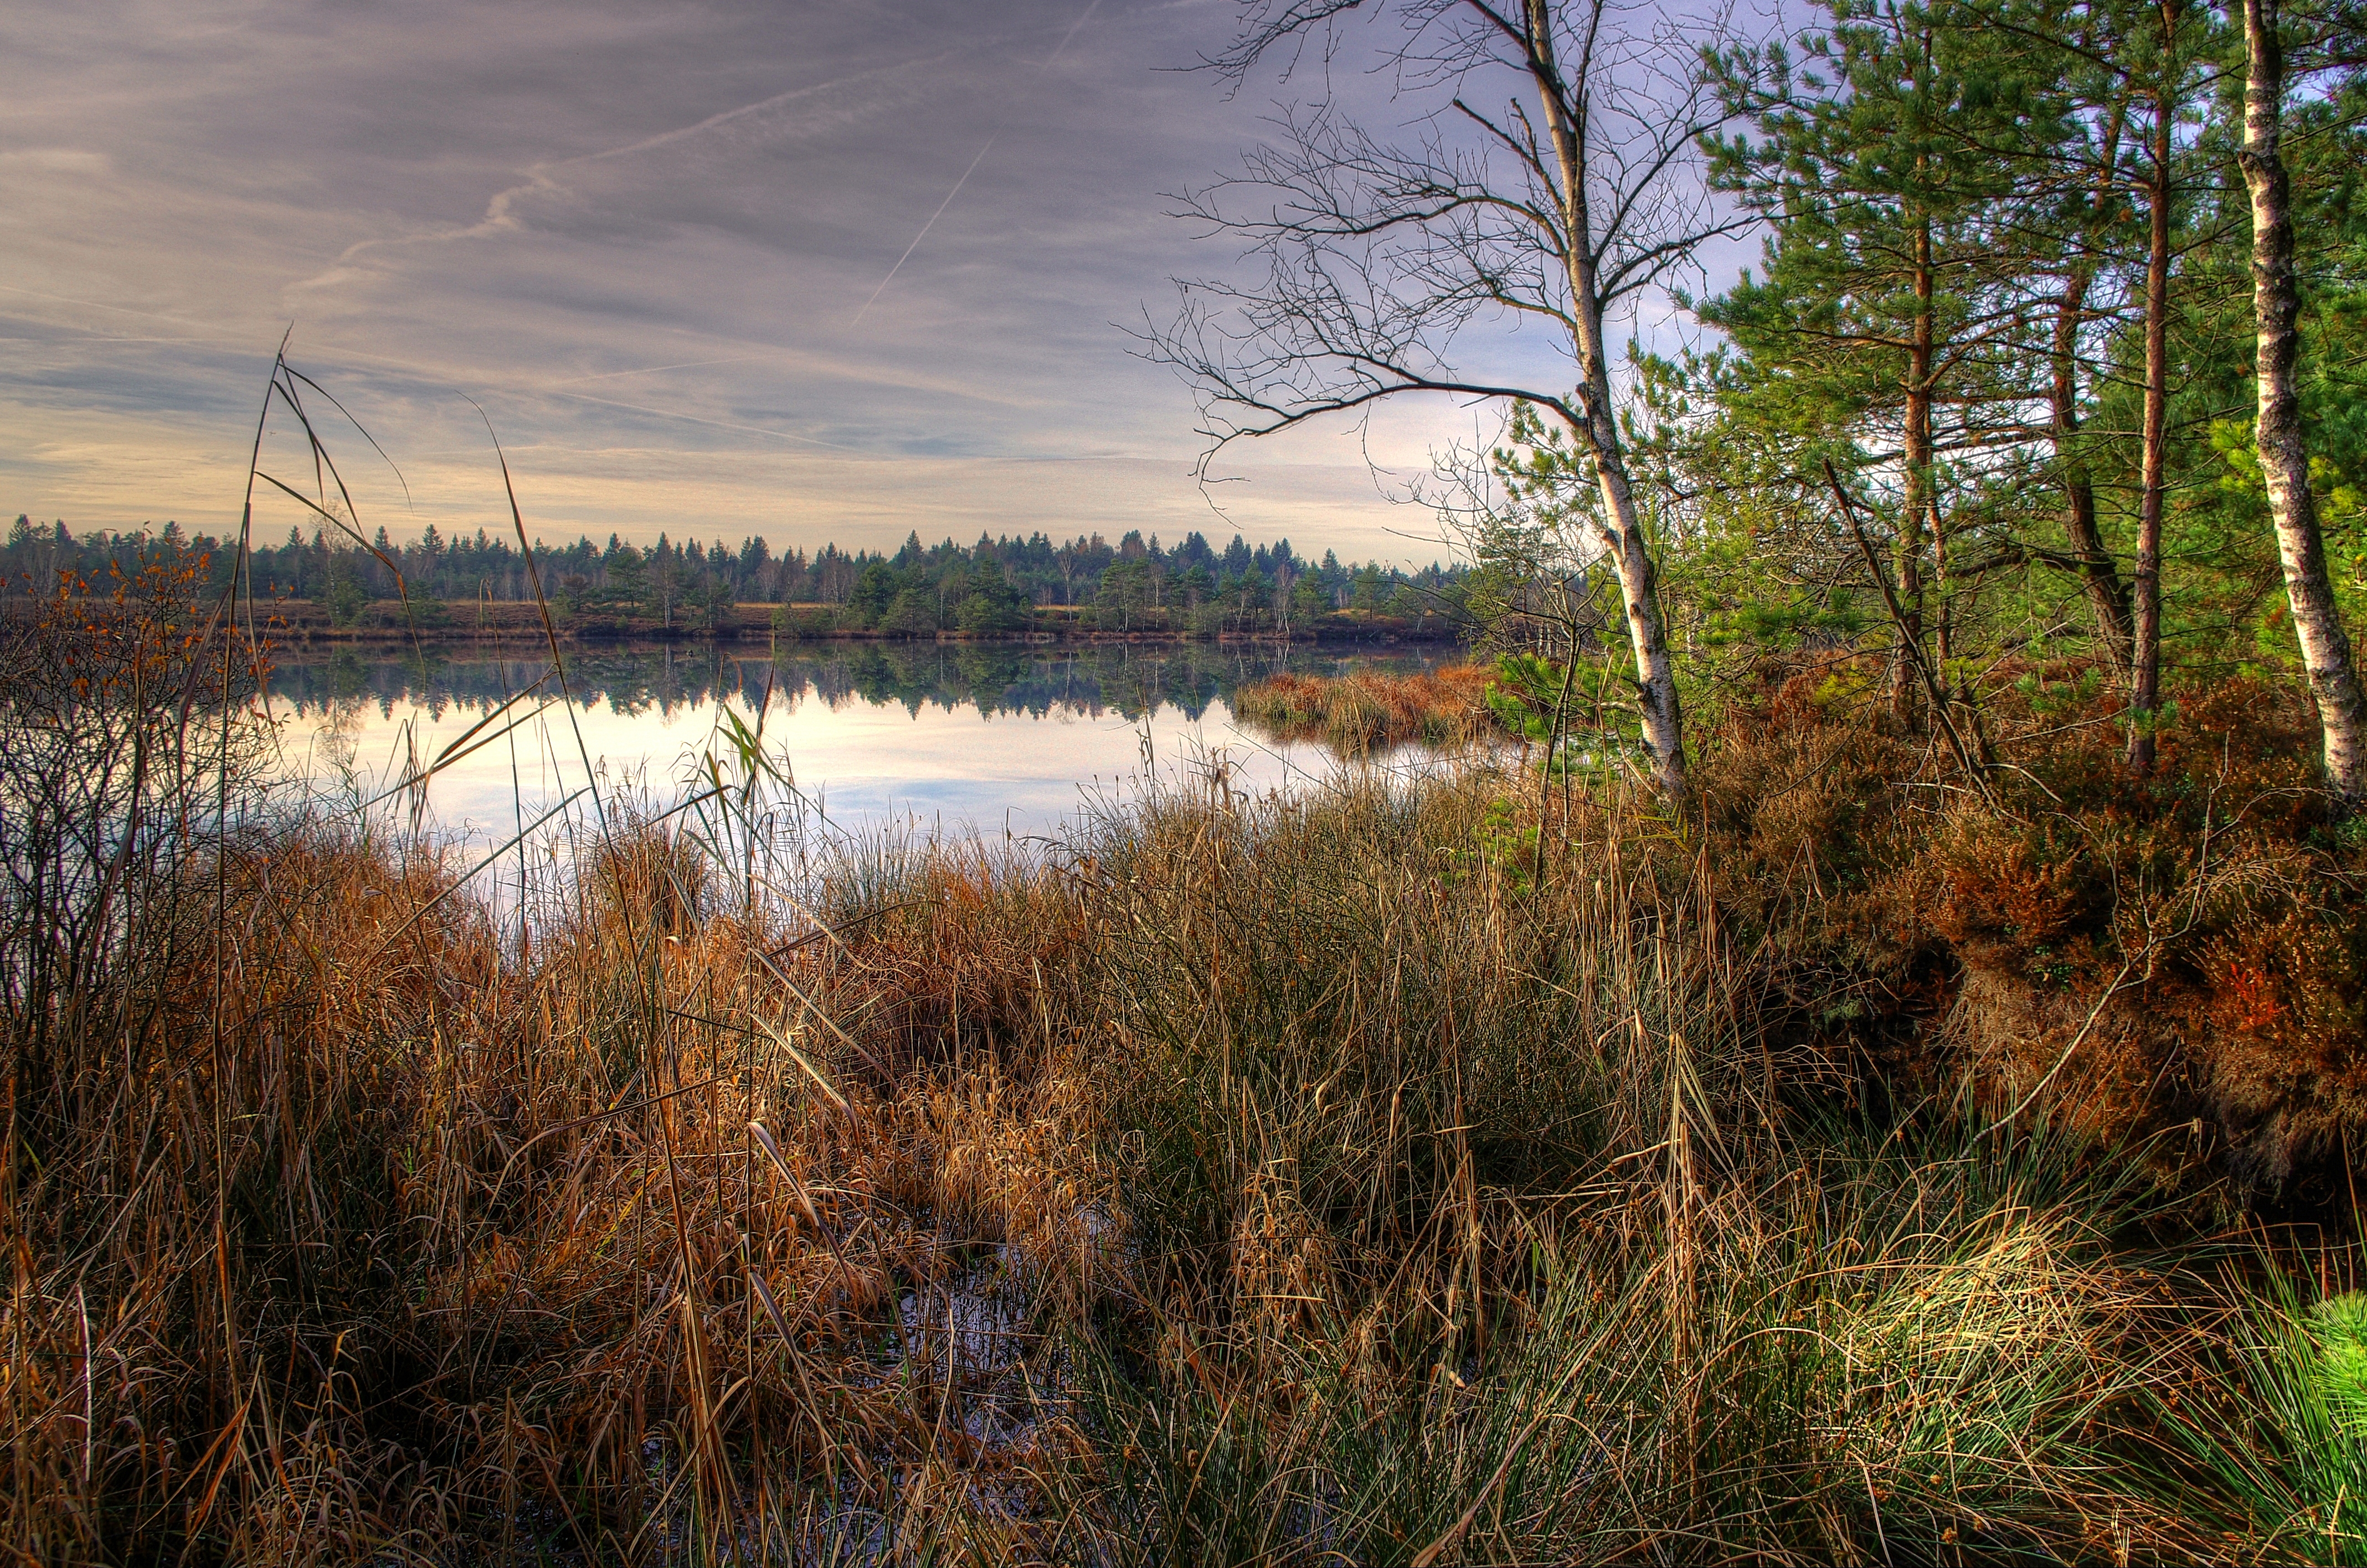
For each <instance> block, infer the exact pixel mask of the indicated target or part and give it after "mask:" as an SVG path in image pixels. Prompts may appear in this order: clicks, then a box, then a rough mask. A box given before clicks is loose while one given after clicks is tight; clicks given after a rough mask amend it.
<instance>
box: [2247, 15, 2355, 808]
mask: <svg viewBox="0 0 2367 1568" xmlns="http://www.w3.org/2000/svg"><path fill="white" fill-rule="evenodd" d="M2244 41H2245V45H2246V51H2247V53H2248V56H2249V59H2250V72H2249V75H2248V80H2247V81H2246V83H2245V86H2244V147H2243V151H2242V152H2240V153H2238V154H2237V162H2238V163H2239V164H2242V166H2243V170H2244V184H2245V186H2247V187H2248V189H2249V190H2250V192H2251V197H2252V310H2253V314H2254V316H2255V318H2256V319H2257V321H2258V324H2259V347H2258V349H2257V351H2256V352H2257V355H2258V360H2257V366H2256V373H2257V375H2258V377H2259V426H2258V441H2259V456H2260V475H2261V478H2262V479H2264V480H2265V481H2266V482H2267V486H2268V491H2269V515H2270V516H2271V518H2272V519H2273V520H2274V522H2275V524H2276V530H2277V553H2278V554H2279V555H2281V556H2282V557H2283V558H2284V568H2285V595H2286V598H2287V599H2288V600H2289V601H2290V602H2291V604H2292V605H2293V634H2294V636H2295V637H2297V638H2299V640H2300V642H2301V657H2302V664H2303V667H2304V668H2305V670H2307V671H2308V672H2309V689H2310V694H2311V695H2313V696H2314V697H2316V699H2317V716H2318V722H2319V724H2320V725H2321V726H2322V727H2323V728H2324V729H2325V734H2326V773H2327V780H2328V782H2330V783H2331V784H2333V786H2334V788H2335V791H2336V792H2337V793H2338V794H2339V795H2341V796H2342V798H2343V799H2344V800H2345V801H2349V802H2353V803H2355V802H2357V801H2358V800H2359V799H2360V798H2361V795H2367V699H2362V697H2361V692H2360V687H2359V672H2358V670H2357V667H2356V666H2355V665H2354V664H2353V663H2352V662H2351V655H2350V634H2349V632H2348V631H2347V630H2346V629H2345V628H2344V626H2343V625H2342V612H2341V609H2340V606H2339V605H2338V604H2336V603H2335V598H2334V585H2333V583H2332V582H2331V581H2329V580H2328V579H2327V572H2326V547H2325V544H2324V541H2323V540H2322V539H2321V538H2320V537H2319V534H2318V526H2317V502H2316V498H2315V497H2314V496H2312V495H2311V494H2310V491H2309V450H2308V447H2307V446H2306V444H2305V441H2304V439H2303V433H2302V423H2301V398H2300V395H2299V393H2298V391H2297V390H2296V389H2295V386H2294V370H2295V368H2296V367H2297V366H2298V364H2299V362H2300V359H2301V332H2300V328H2299V325H2298V322H2299V318H2300V315H2301V290H2300V288H2299V287H2298V285H2297V284H2296V283H2295V281H2294V277H2293V205H2292V201H2291V191H2290V188H2289V186H2288V185H2287V182H2286V178H2285V164H2284V155H2283V152H2282V149H2281V148H2280V146H2279V141H2280V139H2281V137H2282V130H2283V126H2282V120H2283V117H2284V49H2283V45H2282V42H2281V40H2280V39H2278V37H2277V0H2244Z"/></svg>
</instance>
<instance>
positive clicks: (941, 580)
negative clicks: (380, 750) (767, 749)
mask: <svg viewBox="0 0 2367 1568" xmlns="http://www.w3.org/2000/svg"><path fill="white" fill-rule="evenodd" d="M160 549H161V550H165V551H171V552H197V553H202V554H210V556H211V557H212V565H211V569H210V570H211V571H212V574H213V577H214V580H215V581H214V588H215V589H216V591H217V592H220V591H221V590H225V589H227V588H228V587H229V585H230V581H231V572H232V564H233V555H234V552H232V551H231V550H229V549H226V548H224V547H223V541H221V540H220V539H218V538H216V537H214V536H210V535H198V536H191V535H188V534H187V532H186V531H185V530H183V529H182V528H181V526H180V525H178V524H177V523H175V524H167V525H165V526H164V529H163V530H162V531H160V532H154V533H151V532H148V531H145V530H140V531H131V532H110V531H108V530H104V529H98V530H92V531H89V532H87V533H84V534H79V535H77V534H75V533H74V532H73V531H72V530H70V529H69V528H68V527H67V526H66V525H65V524H64V523H63V522H54V523H51V524H47V525H36V524H34V523H33V522H32V521H31V519H30V518H29V517H28V516H26V515H23V514H19V515H18V517H17V521H16V523H15V525H13V526H12V527H11V528H10V530H9V533H8V537H7V543H6V547H5V548H4V549H0V570H5V572H6V579H7V581H8V583H9V585H10V586H11V587H12V588H15V589H17V590H18V591H24V590H26V589H30V590H32V591H34V592H45V591H46V590H47V588H48V586H49V585H50V584H51V583H53V582H55V581H57V580H58V578H59V576H60V574H61V573H72V574H78V575H79V576H80V577H81V578H82V579H83V580H84V581H88V582H91V583H93V584H96V585H103V584H104V582H105V581H106V580H107V578H108V571H109V568H110V567H113V568H117V569H119V570H124V571H125V572H126V573H127V574H130V573H131V572H135V571H136V570H137V568H138V564H139V563H140V562H141V561H142V560H143V559H145V558H148V557H150V556H151V555H153V553H154V552H156V551H158V550H160ZM534 555H535V564H536V566H537V568H538V570H539V572H540V577H541V582H542V588H543V592H544V593H545V594H546V595H547V596H548V597H549V599H550V600H551V601H552V602H553V604H554V606H555V607H556V608H557V609H558V610H559V611H560V612H561V614H562V615H590V614H607V615H617V616H622V617H626V618H629V619H630V620H634V621H654V622H656V623H657V624H658V625H659V626H662V627H665V628H675V629H697V628H699V627H702V626H712V625H715V624H718V623H719V621H720V620H721V619H723V618H724V617H725V616H726V615H728V613H729V612H730V610H731V608H732V607H733V606H734V605H738V604H776V605H792V606H793V605H807V606H821V607H823V608H824V609H825V610H826V611H827V612H828V613H827V614H825V615H822V616H821V617H819V619H820V622H821V624H824V625H828V626H851V627H855V628H859V629H866V630H880V631H888V632H890V633H904V634H912V635H918V634H921V633H924V632H926V633H934V632H936V631H940V630H964V631H998V630H1012V629H1017V628H1020V627H1023V626H1028V625H1030V624H1032V621H1033V619H1034V618H1035V615H1036V612H1037V611H1039V610H1042V609H1045V608H1047V607H1053V606H1059V607H1082V608H1084V609H1087V610H1089V611H1091V612H1092V613H1093V620H1094V624H1096V625H1097V626H1105V627H1109V628H1114V629H1118V630H1128V629H1138V628H1143V627H1150V626H1162V627H1174V628H1178V629H1188V628H1193V627H1195V626H1213V627H1216V628H1217V629H1230V628H1239V629H1258V630H1273V629H1283V630H1286V629H1287V628H1288V627H1289V626H1290V624H1291V622H1292V620H1293V618H1294V616H1296V617H1297V618H1298V619H1299V620H1300V621H1301V622H1307V621H1312V620H1314V619H1316V618H1318V617H1319V616H1322V615H1330V614H1334V613H1338V612H1342V611H1360V612H1365V613H1369V614H1372V615H1386V616H1393V617H1397V618H1404V619H1415V620H1419V619H1420V618H1421V617H1423V616H1424V615H1440V614H1442V613H1444V608H1445V607H1446V606H1447V605H1449V604H1451V603H1452V600H1453V595H1454V592H1455V585H1456V584H1457V583H1458V582H1459V581H1460V580H1461V579H1462V577H1463V576H1464V575H1465V572H1466V569H1464V568H1460V567H1451V566H1439V565H1433V566H1430V567H1426V568H1422V569H1420V570H1405V569H1403V568H1399V567H1393V566H1383V565H1381V564H1379V563H1377V562H1371V561H1367V562H1364V563H1361V564H1351V563H1348V562H1343V561H1342V560H1341V559H1340V558H1339V557H1338V556H1337V555H1336V554H1335V553H1334V552H1332V551H1330V550H1326V551H1325V552H1324V554H1323V556H1322V558H1320V559H1310V558H1308V557H1306V556H1304V555H1302V554H1300V553H1299V552H1298V551H1297V550H1295V549H1294V548H1292V547H1291V544H1290V541H1289V540H1287V539H1278V540H1275V541H1274V543H1272V544H1270V545H1268V544H1259V545H1254V546H1252V545H1251V544H1249V543H1248V542H1247V541H1246V540H1244V539H1243V538H1242V537H1241V536H1240V535H1238V534H1236V535H1235V536H1233V538H1232V541H1231V542H1230V543H1229V544H1228V545H1226V546H1224V547H1221V548H1219V547H1216V546H1214V545H1212V544H1210V543H1209V541H1208V540H1207V538H1206V536H1204V535H1202V534H1200V533H1199V532H1197V531H1194V532H1192V533H1189V534H1187V535H1185V536H1184V537H1183V541H1182V542H1181V543H1180V544H1178V545H1175V546H1174V547H1165V546H1162V545H1161V543H1160V540H1159V538H1158V536H1156V535H1153V536H1150V538H1148V539H1146V538H1145V537H1144V536H1142V534H1141V533H1140V532H1139V531H1138V530H1137V531H1129V532H1127V534H1125V535H1123V536H1120V537H1119V539H1118V540H1117V541H1116V543H1115V544H1112V543H1110V542H1109V541H1108V540H1106V539H1104V537H1103V536H1101V535H1099V534H1092V535H1085V536H1079V537H1077V538H1074V539H1070V540H1068V541H1066V542H1055V541H1054V540H1052V539H1051V538H1049V537H1048V536H1046V535H1045V534H1043V533H1041V532H1037V533H1035V534H1032V535H1029V536H1026V537H1025V538H1020V537H1015V536H1003V537H1000V538H997V537H990V536H986V535H983V534H981V535H980V537H979V540H978V542H977V543H976V544H974V545H971V546H968V547H963V546H960V545H957V544H956V543H954V542H953V541H952V540H951V539H946V540H945V541H943V542H941V543H939V544H936V545H934V546H927V545H923V544H922V543H921V539H920V536H919V534H918V533H917V532H916V533H914V534H912V535H911V536H908V537H907V538H906V539H905V541H904V544H903V546H902V547H900V548H899V549H897V550H895V551H893V552H885V551H877V550H861V549H858V550H855V551H848V550H845V549H843V548H842V547H839V546H838V545H836V544H825V545H823V546H822V547H821V548H820V549H818V550H815V551H813V552H811V553H808V552H807V551H806V550H804V549H802V548H799V547H789V548H787V549H786V550H783V551H781V552H779V553H777V554H776V553H775V551H774V550H773V548H772V547H771V545H770V543H769V542H768V541H766V540H765V539H764V538H763V537H761V536H749V537H746V538H743V539H742V540H741V542H740V544H739V545H738V546H737V547H731V546H730V545H727V544H725V543H724V542H723V541H721V540H714V541H710V542H708V543H705V544H702V543H701V542H700V541H699V540H697V538H690V539H686V540H685V541H683V542H681V543H675V542H674V541H673V540H672V539H670V538H669V537H668V536H665V535H663V534H661V535H660V536H659V537H658V541H657V543H656V544H654V545H652V546H650V547H638V546H634V545H630V544H627V543H625V542H623V541H622V540H620V539H619V538H618V537H617V536H615V535H613V534H612V535H610V536H609V537H608V541H607V543H606V545H605V546H603V545H597V544H595V543H594V542H593V541H592V540H591V539H590V538H588V537H579V538H578V539H577V540H576V541H575V542H574V543H573V544H572V545H566V546H558V547H554V546H551V545H549V544H547V543H543V542H540V541H538V542H537V544H536V546H535V552H534ZM248 563H249V564H248V571H249V576H250V581H251V582H252V585H253V587H254V589H255V592H257V593H258V594H259V595H261V596H263V597H265V598H271V597H285V598H289V599H301V600H308V601H314V602H318V603H320V604H323V605H324V606H325V607H326V609H327V611H328V613H329V615H330V618H331V619H332V620H333V621H334V622H338V623H340V624H348V625H349V624H352V623H353V622H354V621H356V620H357V618H358V617H359V616H360V615H362V613H363V612H364V611H365V610H366V609H367V608H368V606H369V605H370V604H373V603H377V602H379V601H389V600H395V599H397V598H398V597H401V598H404V599H407V600H408V601H409V602H410V613H411V614H412V615H413V618H414V619H418V618H422V617H424V618H425V620H427V621H429V622H434V621H436V620H440V619H442V618H444V617H445V616H447V615H449V614H450V607H451V606H452V605H454V604H462V603H469V602H474V601H477V600H479V599H488V600H493V601H498V602H513V603H514V602H520V601H525V600H529V599H531V598H532V597H533V594H534V580H533V577H532V576H531V575H530V574H529V572H528V571H527V561H526V558H525V557H524V556H523V555H522V554H521V553H520V552H519V551H518V550H517V549H516V547H515V546H514V545H513V544H512V543H511V542H510V541H508V540H506V539H504V538H502V537H500V536H496V535H493V534H491V533H489V532H488V531H487V530H485V529H479V530H477V532H476V533H475V535H474V536H449V537H447V536H445V535H444V534H443V533H442V532H441V531H439V530H438V529H437V528H436V526H435V525H429V526H428V527H427V528H425V530H423V531H422V532H421V533H420V535H419V536H417V537H415V538H413V539H411V540H408V541H405V542H402V543H398V542H396V541H395V540H393V539H392V538H391V537H389V536H388V535H387V532H386V530H385V529H383V528H380V529H379V530H378V531H377V534H376V536H375V537H374V538H372V539H371V540H370V541H369V542H368V545H367V546H365V545H363V544H359V543H356V542H353V541H350V540H342V539H340V538H339V537H337V536H335V535H334V533H332V532H331V531H329V530H328V529H327V528H326V527H325V525H324V526H322V527H316V528H315V529H314V530H313V531H312V533H311V536H309V537H307V536H305V535H304V534H303V533H302V532H300V531H299V530H295V529H291V530H289V536H288V537H287V539H286V540H285V541H284V542H282V543H281V544H278V545H276V546H262V547H252V548H250V550H249V552H248ZM398 585H399V586H398Z"/></svg>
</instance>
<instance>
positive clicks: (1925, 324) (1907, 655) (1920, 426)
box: [1890, 216, 1932, 724]
mask: <svg viewBox="0 0 2367 1568" xmlns="http://www.w3.org/2000/svg"><path fill="white" fill-rule="evenodd" d="M1931 293H1932V288H1931V219H1930V218H1929V217H1928V216H1927V217H1923V218H1920V219H1919V220H1917V222H1916V226H1915V326H1914V332H1913V335H1912V338H1911V340H1910V346H1909V348H1908V356H1907V386H1906V388H1905V391H1906V393H1907V429H1906V448H1907V449H1906V458H1907V493H1906V497H1905V502H1904V504H1903V505H1901V506H1900V508H1899V515H1898V537H1897V544H1896V546H1895V547H1894V554H1895V559H1894V574H1895V575H1896V576H1897V579H1898V604H1899V607H1900V609H1901V610H1903V611H1904V612H1905V615H1904V616H1903V618H1902V620H1901V622H1900V625H1899V636H1900V637H1901V638H1902V640H1903V641H1904V640H1912V641H1913V642H1914V643H1915V644H1916V645H1917V646H1918V647H1920V646H1921V644H1922V641H1923V542H1924V541H1923V520H1924V517H1925V515H1926V514H1927V513H1929V512H1930V511H1931ZM1916 657H1917V655H1916V652H1915V649H1910V648H1907V647H1904V646H1902V647H1900V649H1898V652H1897V656H1896V657H1895V658H1894V659H1893V660H1892V661H1891V666H1890V706H1891V711H1892V712H1893V713H1895V714H1897V716H1898V720H1899V722H1900V723H1901V724H1910V723H1912V722H1913V720H1914V717H1915V692H1916V688H1917V686H1918V685H1919V684H1920V676H1919V675H1918V674H1917V673H1916V670H1917V666H1916Z"/></svg>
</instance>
